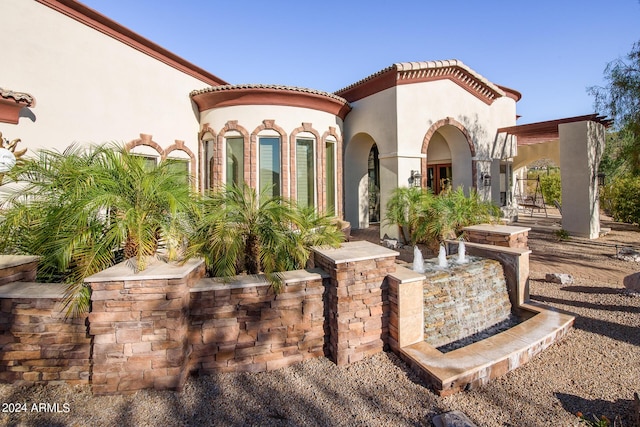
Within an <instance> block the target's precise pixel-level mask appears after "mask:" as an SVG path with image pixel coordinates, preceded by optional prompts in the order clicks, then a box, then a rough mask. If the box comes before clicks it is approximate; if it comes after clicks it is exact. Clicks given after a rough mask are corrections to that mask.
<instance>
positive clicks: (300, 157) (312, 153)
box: [295, 132, 317, 207]
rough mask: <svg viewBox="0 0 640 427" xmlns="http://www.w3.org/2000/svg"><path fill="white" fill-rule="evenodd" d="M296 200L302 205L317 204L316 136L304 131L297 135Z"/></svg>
mask: <svg viewBox="0 0 640 427" xmlns="http://www.w3.org/2000/svg"><path fill="white" fill-rule="evenodd" d="M295 144H296V151H295V153H296V154H295V163H296V164H295V170H296V201H297V203H298V205H300V206H302V207H315V206H316V203H317V202H316V176H317V171H316V161H315V160H316V155H317V149H316V137H315V135H313V134H311V133H308V132H303V133H300V134H298V135H296V141H295Z"/></svg>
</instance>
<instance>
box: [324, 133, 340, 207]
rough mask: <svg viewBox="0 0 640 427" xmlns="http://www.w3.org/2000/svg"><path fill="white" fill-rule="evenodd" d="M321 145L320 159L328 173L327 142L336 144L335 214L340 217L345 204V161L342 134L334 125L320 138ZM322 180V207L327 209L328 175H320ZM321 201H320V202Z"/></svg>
mask: <svg viewBox="0 0 640 427" xmlns="http://www.w3.org/2000/svg"><path fill="white" fill-rule="evenodd" d="M320 141H321V143H320V145H321V146H322V158H321V159H319V161H320V162H321V163H322V170H323V172H325V173H326V171H325V169H324V164H325V162H326V148H325V147H326V144H327V142H333V143H335V144H336V187H337V188H336V199H337V200H336V212H335V216H336V217H338V218H342V214H343V212H342V206H343V196H342V187H343V180H342V177H343V166H344V165H343V163H342V136H341V135H340V134H339V133H338V132H337V130H336V128H335V127H333V126H330V127H329V130H328V131H326V132H324V133H323V134H322V138H320ZM319 178H320V179H321V180H322V193H320V194H321V200H322V209H326V207H327V201H326V200H325V197H326V191H325V190H326V189H325V188H324V186H325V182H326V176H325V175H324V174H323V175H322V176H321V177H319ZM319 203H320V202H319Z"/></svg>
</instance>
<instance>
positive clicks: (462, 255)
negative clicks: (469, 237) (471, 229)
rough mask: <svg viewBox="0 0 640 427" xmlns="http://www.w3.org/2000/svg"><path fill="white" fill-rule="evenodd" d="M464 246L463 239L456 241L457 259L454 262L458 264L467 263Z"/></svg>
mask: <svg viewBox="0 0 640 427" xmlns="http://www.w3.org/2000/svg"><path fill="white" fill-rule="evenodd" d="M466 252H467V250H466V248H465V246H464V241H462V240H460V241H459V242H458V259H457V260H456V262H457V263H458V264H466V263H467V256H466Z"/></svg>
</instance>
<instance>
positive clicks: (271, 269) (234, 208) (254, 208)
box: [191, 184, 344, 293]
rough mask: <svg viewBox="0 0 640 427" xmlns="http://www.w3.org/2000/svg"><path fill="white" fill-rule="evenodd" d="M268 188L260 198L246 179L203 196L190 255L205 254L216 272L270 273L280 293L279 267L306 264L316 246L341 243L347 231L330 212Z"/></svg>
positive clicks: (271, 280)
mask: <svg viewBox="0 0 640 427" xmlns="http://www.w3.org/2000/svg"><path fill="white" fill-rule="evenodd" d="M267 192H268V190H267V189H265V190H264V191H263V193H262V194H260V197H258V195H257V194H256V191H255V190H254V189H253V188H251V187H249V186H248V185H246V184H241V185H239V186H235V185H231V186H227V187H223V188H222V189H221V190H219V191H217V192H215V193H212V194H211V195H210V196H209V197H206V198H204V199H203V201H202V216H201V218H199V220H198V222H199V224H200V225H199V226H198V227H197V228H196V230H195V232H194V233H193V235H192V236H191V254H192V255H195V254H200V255H202V256H203V257H204V259H205V262H206V265H207V269H208V271H209V274H210V275H212V276H219V277H225V278H229V277H232V276H234V275H236V274H239V273H242V272H245V273H248V274H257V273H265V274H266V276H267V278H268V280H269V281H270V282H271V284H272V285H273V287H274V290H275V292H276V293H277V292H279V291H280V287H281V285H282V282H281V275H280V274H279V273H280V272H283V271H287V270H293V269H298V268H303V267H304V266H305V264H306V262H307V260H308V258H309V252H310V247H311V246H314V245H337V244H339V243H340V242H341V241H342V239H343V236H344V235H343V234H342V232H341V231H340V230H338V229H337V228H336V227H335V225H333V224H332V223H331V220H330V219H329V218H328V217H322V216H318V215H317V214H316V213H315V212H314V211H312V210H307V209H298V208H297V207H296V206H295V204H293V203H291V202H290V201H288V200H286V199H283V198H281V197H269V196H268V194H267Z"/></svg>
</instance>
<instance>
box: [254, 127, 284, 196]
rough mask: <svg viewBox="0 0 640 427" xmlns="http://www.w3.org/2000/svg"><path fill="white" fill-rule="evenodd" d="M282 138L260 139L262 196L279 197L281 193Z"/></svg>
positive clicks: (265, 137)
mask: <svg viewBox="0 0 640 427" xmlns="http://www.w3.org/2000/svg"><path fill="white" fill-rule="evenodd" d="M280 150H281V147H280V137H279V136H260V137H258V168H259V172H258V185H259V188H260V194H262V192H263V191H265V190H266V193H265V194H266V195H267V196H273V197H278V196H280V195H281V194H282V193H281V179H280V177H281V175H282V167H281V164H280Z"/></svg>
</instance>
